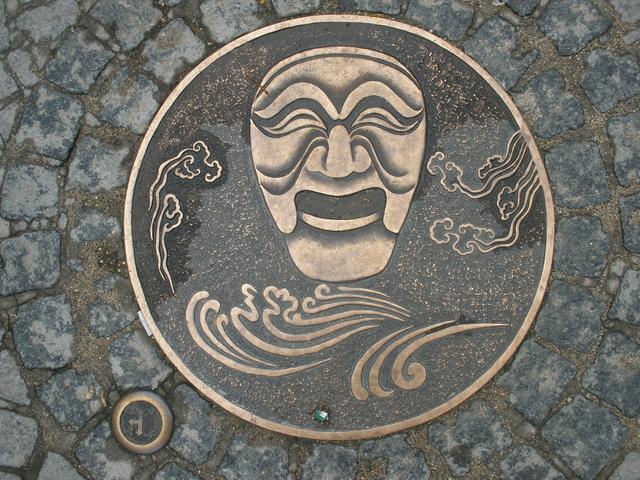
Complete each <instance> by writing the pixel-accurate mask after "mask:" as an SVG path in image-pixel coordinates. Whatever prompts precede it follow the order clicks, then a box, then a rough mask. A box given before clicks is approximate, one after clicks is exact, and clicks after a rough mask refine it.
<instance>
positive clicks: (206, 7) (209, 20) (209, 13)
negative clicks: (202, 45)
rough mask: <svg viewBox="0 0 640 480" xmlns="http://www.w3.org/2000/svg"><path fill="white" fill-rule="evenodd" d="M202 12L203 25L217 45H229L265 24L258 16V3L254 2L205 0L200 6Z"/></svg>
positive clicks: (245, 0) (249, 0)
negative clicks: (235, 39)
mask: <svg viewBox="0 0 640 480" xmlns="http://www.w3.org/2000/svg"><path fill="white" fill-rule="evenodd" d="M200 10H201V11H202V23H203V24H204V26H205V27H206V28H207V30H209V35H211V38H212V39H213V41H214V42H217V43H227V42H228V41H229V40H231V39H233V38H235V37H238V36H240V35H242V34H243V33H245V32H249V31H251V30H255V29H256V28H258V27H260V26H261V25H263V24H264V21H263V20H262V19H261V18H260V17H259V16H258V11H259V9H258V2H255V1H254V0H236V1H234V2H227V1H225V0H205V1H204V2H202V3H201V4H200Z"/></svg>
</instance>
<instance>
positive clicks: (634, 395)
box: [582, 292, 640, 417]
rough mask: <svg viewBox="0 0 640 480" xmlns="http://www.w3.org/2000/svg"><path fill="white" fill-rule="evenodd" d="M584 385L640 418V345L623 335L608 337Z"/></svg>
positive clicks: (626, 413) (617, 334)
mask: <svg viewBox="0 0 640 480" xmlns="http://www.w3.org/2000/svg"><path fill="white" fill-rule="evenodd" d="M636 293H637V292H636ZM582 384H583V385H584V387H585V388H586V389H588V390H590V391H592V392H593V393H595V394H596V395H598V396H599V397H600V398H602V399H604V400H605V401H607V402H609V403H611V404H613V405H615V406H616V407H618V408H619V409H620V410H621V411H622V413H624V414H625V415H627V416H629V417H636V416H638V415H640V395H638V392H640V345H638V344H637V343H636V342H634V341H633V340H631V339H630V338H629V337H627V336H625V335H623V334H622V333H610V334H608V335H607V336H606V337H605V338H604V340H603V341H602V344H601V345H600V347H599V348H598V355H597V356H596V360H595V362H593V365H591V367H590V368H589V370H587V372H586V373H585V374H584V376H583V377H582Z"/></svg>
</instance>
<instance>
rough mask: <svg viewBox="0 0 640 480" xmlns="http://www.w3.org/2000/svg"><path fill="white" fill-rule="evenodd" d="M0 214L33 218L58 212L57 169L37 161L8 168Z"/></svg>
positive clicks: (7, 216) (19, 218) (9, 216)
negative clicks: (39, 163) (43, 165)
mask: <svg viewBox="0 0 640 480" xmlns="http://www.w3.org/2000/svg"><path fill="white" fill-rule="evenodd" d="M0 207H1V208H0V210H1V211H2V216H3V217H4V218H8V219H10V220H32V219H34V218H37V217H53V216H54V215H57V214H58V171H57V170H54V169H51V168H46V167H41V166H40V165H14V166H12V167H10V168H9V169H8V170H7V173H6V175H5V180H4V183H3V184H2V199H1V200H0Z"/></svg>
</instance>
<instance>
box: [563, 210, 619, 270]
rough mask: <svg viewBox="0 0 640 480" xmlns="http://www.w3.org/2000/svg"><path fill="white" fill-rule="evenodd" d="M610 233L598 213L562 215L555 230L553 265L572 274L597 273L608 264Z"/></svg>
mask: <svg viewBox="0 0 640 480" xmlns="http://www.w3.org/2000/svg"><path fill="white" fill-rule="evenodd" d="M610 248H611V239H610V238H609V235H608V234H607V233H605V232H604V231H603V230H602V224H601V223H600V219H598V218H596V217H570V218H562V219H560V221H559V222H558V229H557V231H556V246H555V255H554V258H553V264H554V267H556V268H558V269H559V270H562V271H563V272H564V273H567V274H569V275H581V276H583V277H597V276H598V275H600V273H602V270H603V269H604V267H605V265H606V264H607V255H608V254H609V250H610Z"/></svg>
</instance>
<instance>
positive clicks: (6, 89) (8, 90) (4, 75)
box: [0, 63, 18, 100]
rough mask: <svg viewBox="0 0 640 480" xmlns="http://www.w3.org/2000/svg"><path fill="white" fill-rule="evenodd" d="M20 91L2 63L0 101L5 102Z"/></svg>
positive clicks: (0, 66)
mask: <svg viewBox="0 0 640 480" xmlns="http://www.w3.org/2000/svg"><path fill="white" fill-rule="evenodd" d="M17 91H18V85H16V82H15V80H14V79H13V77H12V76H11V75H9V72H7V71H6V70H5V68H4V65H3V64H2V63H0V100H4V99H5V98H7V97H8V96H10V95H12V94H13V93H15V92H17Z"/></svg>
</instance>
